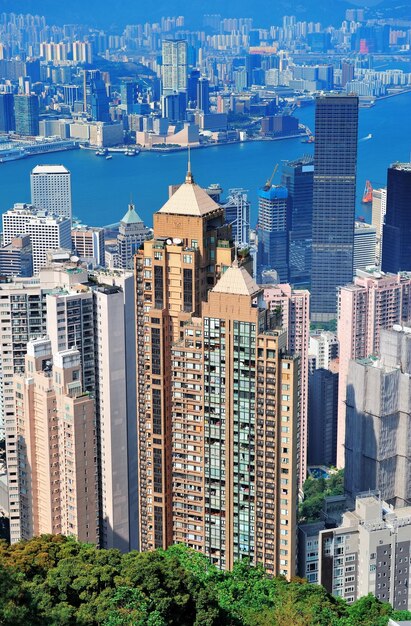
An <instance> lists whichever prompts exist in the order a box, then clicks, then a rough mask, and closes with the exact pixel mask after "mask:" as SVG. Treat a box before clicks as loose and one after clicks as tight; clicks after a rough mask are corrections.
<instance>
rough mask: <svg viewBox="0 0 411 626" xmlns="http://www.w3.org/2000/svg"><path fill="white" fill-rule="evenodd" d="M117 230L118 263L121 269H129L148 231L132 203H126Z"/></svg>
mask: <svg viewBox="0 0 411 626" xmlns="http://www.w3.org/2000/svg"><path fill="white" fill-rule="evenodd" d="M118 230H119V232H118V235H117V243H118V265H119V267H120V268H121V269H123V270H130V269H132V268H133V263H134V261H133V257H134V255H135V254H136V252H137V250H138V249H139V248H140V246H141V245H142V244H143V242H144V241H145V240H146V239H147V237H148V235H149V232H150V231H149V229H148V228H147V227H146V226H145V225H144V223H143V220H142V219H141V218H140V216H139V215H138V213H137V212H136V210H135V206H134V204H129V205H128V210H127V213H126V214H125V215H124V217H123V219H122V220H121V221H120V225H119V229H118Z"/></svg>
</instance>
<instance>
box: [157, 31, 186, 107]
mask: <svg viewBox="0 0 411 626" xmlns="http://www.w3.org/2000/svg"><path fill="white" fill-rule="evenodd" d="M162 52H163V68H162V78H163V95H165V96H167V95H169V94H172V93H176V92H178V91H186V89H187V42H186V41H183V40H177V41H174V40H168V39H166V40H165V41H163V46H162Z"/></svg>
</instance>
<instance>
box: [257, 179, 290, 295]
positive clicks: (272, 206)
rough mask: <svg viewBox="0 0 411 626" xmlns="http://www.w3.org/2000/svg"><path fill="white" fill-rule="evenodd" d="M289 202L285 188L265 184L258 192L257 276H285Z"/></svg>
mask: <svg viewBox="0 0 411 626" xmlns="http://www.w3.org/2000/svg"><path fill="white" fill-rule="evenodd" d="M289 229H290V205H289V202H288V190H287V188H286V187H278V186H273V185H271V183H270V182H269V181H268V182H267V184H266V185H265V186H264V187H262V188H261V189H259V191H258V226H257V235H258V250H257V276H258V279H259V280H260V281H261V280H263V275H264V272H266V271H268V272H270V273H271V272H272V271H273V270H274V271H275V272H276V274H277V277H278V282H281V283H287V282H288V277H289Z"/></svg>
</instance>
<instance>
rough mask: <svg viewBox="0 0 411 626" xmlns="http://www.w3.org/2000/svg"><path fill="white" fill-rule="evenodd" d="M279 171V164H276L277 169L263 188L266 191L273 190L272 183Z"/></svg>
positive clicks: (275, 168)
mask: <svg viewBox="0 0 411 626" xmlns="http://www.w3.org/2000/svg"><path fill="white" fill-rule="evenodd" d="M277 170H278V163H276V165H275V167H274V169H273V173H272V174H271V176H270V178H269V179H268V180H267V182H266V183H265V185H264V187H263V189H264V191H268V190H269V189H271V184H272V182H273V178H274V176H275V174H276V172H277Z"/></svg>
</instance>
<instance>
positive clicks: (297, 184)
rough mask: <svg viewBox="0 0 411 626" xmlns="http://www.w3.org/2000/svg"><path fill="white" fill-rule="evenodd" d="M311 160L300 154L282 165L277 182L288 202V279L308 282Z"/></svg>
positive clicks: (310, 254)
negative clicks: (289, 216)
mask: <svg viewBox="0 0 411 626" xmlns="http://www.w3.org/2000/svg"><path fill="white" fill-rule="evenodd" d="M313 181H314V159H313V158H312V157H311V156H304V157H303V158H301V159H297V160H295V161H289V162H288V163H285V164H284V165H283V167H282V178H281V184H282V185H284V186H285V187H287V189H288V198H289V203H290V214H291V226H290V282H292V283H302V282H310V279H311V256H312V219H313Z"/></svg>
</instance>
